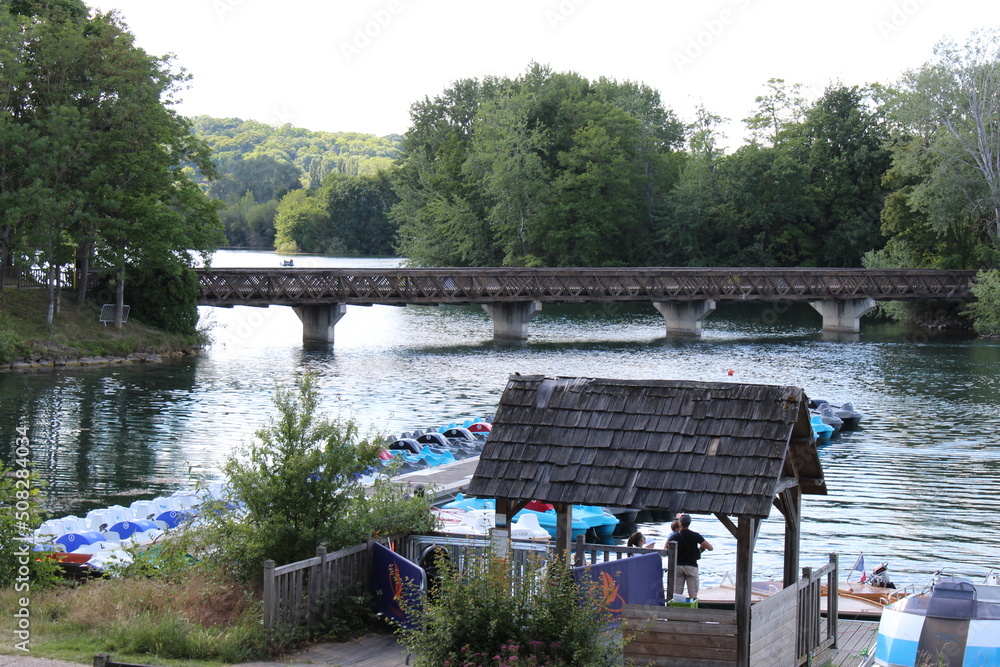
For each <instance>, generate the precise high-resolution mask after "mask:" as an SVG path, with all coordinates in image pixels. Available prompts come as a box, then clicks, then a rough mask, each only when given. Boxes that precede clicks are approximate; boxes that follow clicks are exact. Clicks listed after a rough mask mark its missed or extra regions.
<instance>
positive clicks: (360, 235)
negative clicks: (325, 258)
mask: <svg viewBox="0 0 1000 667" xmlns="http://www.w3.org/2000/svg"><path fill="white" fill-rule="evenodd" d="M317 196H318V197H319V199H320V200H321V201H322V202H323V204H324V206H325V208H326V213H327V216H328V219H329V221H330V223H331V229H330V232H329V234H330V239H329V240H328V241H327V251H330V252H335V253H338V254H339V253H345V254H349V255H391V254H392V252H393V247H394V243H395V236H396V234H395V225H393V224H392V222H390V220H389V209H390V208H391V207H392V205H393V204H394V203H395V202H396V195H395V192H394V190H393V189H392V183H391V181H390V180H389V177H388V175H386V174H384V173H378V174H374V175H370V176H347V175H344V174H331V175H329V176H327V177H326V179H324V181H323V186H322V187H321V188H320V190H319V192H318V193H317Z"/></svg>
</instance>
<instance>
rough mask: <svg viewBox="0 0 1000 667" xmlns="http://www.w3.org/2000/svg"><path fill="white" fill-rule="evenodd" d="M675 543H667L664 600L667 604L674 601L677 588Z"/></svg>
mask: <svg viewBox="0 0 1000 667" xmlns="http://www.w3.org/2000/svg"><path fill="white" fill-rule="evenodd" d="M676 576H677V542H667V592H666V596H665V597H666V599H667V601H668V602H669V601H670V600H673V599H674V590H675V589H676V588H677V581H676V579H675V577H676Z"/></svg>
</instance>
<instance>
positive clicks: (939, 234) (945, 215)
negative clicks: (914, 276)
mask: <svg viewBox="0 0 1000 667" xmlns="http://www.w3.org/2000/svg"><path fill="white" fill-rule="evenodd" d="M886 98H887V105H888V107H889V108H890V109H891V113H892V117H893V120H894V121H895V128H896V133H897V135H898V136H897V138H896V143H895V148H894V151H893V163H892V169H891V171H890V172H889V178H888V179H887V182H888V183H890V184H891V185H892V186H893V187H894V188H895V190H894V192H893V194H892V195H890V197H889V200H888V202H887V206H886V212H885V213H884V214H883V217H882V224H883V230H884V231H885V233H887V234H890V235H892V239H891V240H890V244H892V245H894V246H897V247H895V248H894V249H893V253H892V257H895V258H897V259H899V258H900V257H904V256H905V257H908V258H909V261H913V262H917V264H915V265H917V266H938V267H942V268H992V267H995V266H998V265H1000V254H998V248H1000V246H998V225H1000V217H998V215H1000V213H998V212H1000V149H998V148H997V147H998V146H1000V35H998V33H996V32H993V33H977V34H974V35H973V36H972V37H971V38H970V40H969V42H968V43H967V44H966V45H964V46H963V47H958V46H956V45H955V44H954V43H953V42H951V41H944V42H941V43H940V44H938V46H937V47H936V48H935V58H934V59H933V60H931V61H930V62H928V63H926V64H925V65H923V66H922V67H921V68H920V69H918V70H915V71H912V72H909V73H908V74H906V75H905V76H904V77H903V79H902V80H901V81H900V82H899V84H898V85H897V86H896V87H894V88H890V89H888V90H887V91H886ZM904 248H905V252H903V249H904ZM889 260H890V257H888V256H886V257H881V258H877V257H872V258H870V261H872V262H878V263H885V262H887V261H889Z"/></svg>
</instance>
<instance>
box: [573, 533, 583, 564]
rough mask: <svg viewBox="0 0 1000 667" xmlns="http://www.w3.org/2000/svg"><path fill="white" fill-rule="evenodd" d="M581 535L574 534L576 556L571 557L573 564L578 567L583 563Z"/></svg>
mask: <svg viewBox="0 0 1000 667" xmlns="http://www.w3.org/2000/svg"><path fill="white" fill-rule="evenodd" d="M583 556H584V546H583V535H577V536H576V557H574V558H573V565H574V566H575V567H580V566H581V565H583V564H584V557H583Z"/></svg>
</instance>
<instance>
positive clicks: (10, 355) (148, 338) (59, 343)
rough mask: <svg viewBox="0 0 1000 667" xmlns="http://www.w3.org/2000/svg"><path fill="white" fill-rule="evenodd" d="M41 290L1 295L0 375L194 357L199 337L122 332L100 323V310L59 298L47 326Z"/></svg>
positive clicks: (131, 326) (138, 329) (127, 328)
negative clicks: (10, 372) (165, 358)
mask: <svg viewBox="0 0 1000 667" xmlns="http://www.w3.org/2000/svg"><path fill="white" fill-rule="evenodd" d="M47 303H48V302H47V297H46V293H45V291H44V290H41V289H34V288H10V287H8V288H7V289H5V290H3V291H2V292H0V372H5V371H32V370H42V369H45V368H56V367H63V366H93V365H98V364H116V363H136V362H156V361H159V360H160V359H162V358H164V357H169V356H181V355H190V354H197V353H198V351H199V349H200V344H199V340H198V337H197V336H181V335H177V334H171V333H167V332H165V331H161V330H159V329H154V328H153V327H148V326H145V325H144V324H142V323H141V322H138V321H135V320H131V321H129V322H128V323H126V324H125V325H124V326H123V327H122V328H121V330H118V329H115V328H114V327H113V326H107V325H105V324H102V323H101V322H99V321H98V316H99V315H100V307H99V306H98V305H97V304H94V303H90V302H88V303H85V304H82V305H80V304H78V303H76V301H75V299H73V298H71V295H63V298H62V299H61V301H60V304H59V312H57V313H56V314H55V316H54V317H53V321H52V326H49V325H47V324H46V323H45V314H46V310H47Z"/></svg>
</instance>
